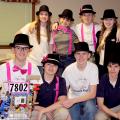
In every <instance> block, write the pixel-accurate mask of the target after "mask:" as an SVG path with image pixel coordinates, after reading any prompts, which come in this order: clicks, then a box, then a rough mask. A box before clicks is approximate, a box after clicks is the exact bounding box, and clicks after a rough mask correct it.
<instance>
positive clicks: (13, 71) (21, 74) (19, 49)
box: [0, 34, 42, 108]
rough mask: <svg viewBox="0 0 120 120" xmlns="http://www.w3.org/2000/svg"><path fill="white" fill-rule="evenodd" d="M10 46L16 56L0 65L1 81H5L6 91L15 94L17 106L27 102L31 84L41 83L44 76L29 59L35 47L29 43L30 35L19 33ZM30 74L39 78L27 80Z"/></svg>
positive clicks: (14, 100) (14, 102)
mask: <svg viewBox="0 0 120 120" xmlns="http://www.w3.org/2000/svg"><path fill="white" fill-rule="evenodd" d="M10 46H11V47H12V48H11V50H12V52H13V54H14V58H13V59H12V60H10V61H7V62H6V63H5V64H2V65H1V66H0V82H1V83H4V87H3V88H5V89H4V92H7V91H9V93H10V94H11V96H13V98H14V99H12V100H13V101H11V103H12V104H13V106H14V108H15V107H18V106H19V107H20V105H23V104H24V105H25V104H27V98H28V95H29V93H30V92H29V91H30V84H41V83H42V78H41V75H40V72H39V70H38V68H37V66H35V65H34V64H32V63H31V62H29V61H28V60H27V56H28V55H29V53H30V51H31V48H32V47H33V46H32V45H30V43H29V37H28V36H27V35H25V34H17V35H16V36H15V38H14V42H13V43H10ZM30 75H34V76H37V77H38V78H37V79H38V80H36V79H35V80H31V81H27V76H30ZM23 99H24V100H23ZM22 101H24V103H23V102H22Z"/></svg>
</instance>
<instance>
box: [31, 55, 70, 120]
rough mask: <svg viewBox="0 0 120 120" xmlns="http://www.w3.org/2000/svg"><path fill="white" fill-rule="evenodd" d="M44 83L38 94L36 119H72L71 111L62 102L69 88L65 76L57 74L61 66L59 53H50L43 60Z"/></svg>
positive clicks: (35, 110)
mask: <svg viewBox="0 0 120 120" xmlns="http://www.w3.org/2000/svg"><path fill="white" fill-rule="evenodd" d="M42 64H43V68H44V72H43V76H42V78H43V84H41V86H40V90H39V91H38V94H37V99H36V102H38V105H37V106H35V109H34V112H35V113H36V114H37V117H36V118H37V119H35V118H33V119H35V120H52V119H53V118H54V120H70V119H68V118H69V112H68V110H67V109H66V108H64V107H62V105H61V104H62V102H63V101H64V100H65V99H66V98H67V89H66V83H65V80H64V78H62V77H60V76H58V75H56V73H57V71H58V69H59V67H60V64H61V63H60V59H59V55H58V54H48V55H47V56H45V57H44V58H43V60H42Z"/></svg>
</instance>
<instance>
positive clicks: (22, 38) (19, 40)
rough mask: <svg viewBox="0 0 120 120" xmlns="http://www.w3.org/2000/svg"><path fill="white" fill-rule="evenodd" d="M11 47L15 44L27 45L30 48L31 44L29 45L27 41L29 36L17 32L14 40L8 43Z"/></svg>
mask: <svg viewBox="0 0 120 120" xmlns="http://www.w3.org/2000/svg"><path fill="white" fill-rule="evenodd" d="M9 45H10V46H11V47H15V45H28V46H29V48H32V47H33V45H30V43H29V37H28V35H26V34H21V33H20V34H17V35H16V36H15V37H14V41H13V43H10V44H9Z"/></svg>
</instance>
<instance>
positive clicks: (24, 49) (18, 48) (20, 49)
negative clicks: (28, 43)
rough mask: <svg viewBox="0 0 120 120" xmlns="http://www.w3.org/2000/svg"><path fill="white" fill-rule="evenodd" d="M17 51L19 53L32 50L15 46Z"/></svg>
mask: <svg viewBox="0 0 120 120" xmlns="http://www.w3.org/2000/svg"><path fill="white" fill-rule="evenodd" d="M15 49H16V50H18V51H28V50H29V49H30V48H29V47H21V46H15Z"/></svg>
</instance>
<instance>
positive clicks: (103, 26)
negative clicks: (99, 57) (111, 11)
mask: <svg viewBox="0 0 120 120" xmlns="http://www.w3.org/2000/svg"><path fill="white" fill-rule="evenodd" d="M117 25H118V22H117V20H116V19H115V23H114V24H113V26H112V29H111V31H112V30H113V29H114V28H116V27H117ZM105 30H106V27H105V25H104V23H103V21H102V27H101V32H100V37H99V45H98V48H97V52H98V53H100V51H101V49H102V48H103V46H100V45H101V42H102V39H103V34H104V32H105ZM110 33H111V32H110ZM110 33H109V34H110ZM109 34H108V35H107V36H109ZM105 40H106V38H105ZM104 43H105V42H104Z"/></svg>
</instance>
